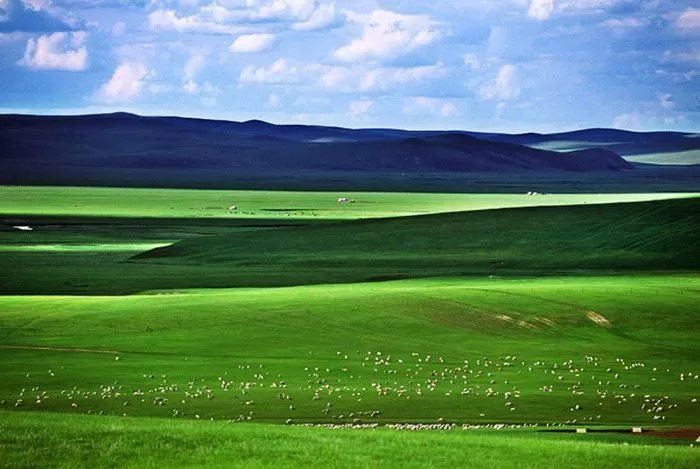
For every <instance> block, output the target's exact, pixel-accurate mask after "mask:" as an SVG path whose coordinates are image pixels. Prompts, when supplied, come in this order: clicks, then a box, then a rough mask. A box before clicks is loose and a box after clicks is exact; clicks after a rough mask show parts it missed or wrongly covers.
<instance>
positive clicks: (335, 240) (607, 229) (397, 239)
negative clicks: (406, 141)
mask: <svg viewBox="0 0 700 469" xmlns="http://www.w3.org/2000/svg"><path fill="white" fill-rule="evenodd" d="M699 204H700V199H698V198H690V199H676V200H664V201H653V202H640V203H623V204H609V205H582V206H575V207H574V206H569V207H530V208H517V209H503V210H495V211H494V210H487V211H476V212H460V213H448V214H437V215H425V216H414V217H403V218H390V219H380V220H360V221H353V222H348V223H338V224H332V225H316V226H298V227H290V228H284V229H282V230H275V231H265V232H260V233H259V234H257V235H256V236H255V237H251V236H248V235H246V234H245V233H242V234H237V233H232V234H224V235H218V236H211V237H206V238H193V239H187V240H183V241H181V242H178V243H175V244H173V245H170V246H167V247H161V248H157V249H154V250H151V251H148V252H145V253H142V254H139V255H137V256H135V257H134V260H135V261H138V262H139V263H142V264H144V265H148V264H156V265H157V264H165V265H177V266H181V267H182V266H208V267H209V268H212V269H221V270H222V271H224V270H225V271H226V272H227V273H226V274H225V275H224V276H225V277H226V278H227V279H228V280H227V281H228V282H230V283H229V285H230V286H246V285H256V286H261V285H265V286H280V285H294V284H304V283H328V282H348V281H372V280H387V279H398V278H415V277H429V276H436V275H486V276H488V275H501V274H503V275H518V274H525V275H530V274H537V275H552V274H558V273H561V272H572V271H578V272H607V271H618V270H622V271H634V270H643V271H644V270H646V271H652V270H659V271H669V270H673V269H677V270H678V269H680V270H683V269H690V270H692V269H697V267H698V265H700V258H698V250H697V248H696V246H695V240H697V238H698V236H700V218H699V217H698V215H697V214H698V213H700V211H699V210H698V205H699ZM203 286H204V285H203Z"/></svg>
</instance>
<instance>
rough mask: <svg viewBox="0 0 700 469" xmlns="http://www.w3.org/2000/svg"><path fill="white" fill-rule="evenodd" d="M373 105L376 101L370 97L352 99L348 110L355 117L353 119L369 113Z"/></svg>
mask: <svg viewBox="0 0 700 469" xmlns="http://www.w3.org/2000/svg"><path fill="white" fill-rule="evenodd" d="M373 105H374V101H371V100H368V99H363V100H358V101H351V102H350V105H349V107H348V110H349V111H350V115H351V116H352V117H353V119H357V118H358V117H361V116H363V115H365V114H367V112H368V111H369V110H370V108H371V107H372V106H373Z"/></svg>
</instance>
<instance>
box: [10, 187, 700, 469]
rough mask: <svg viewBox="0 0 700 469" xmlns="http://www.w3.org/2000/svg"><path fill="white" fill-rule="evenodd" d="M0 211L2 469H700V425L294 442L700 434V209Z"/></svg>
mask: <svg viewBox="0 0 700 469" xmlns="http://www.w3.org/2000/svg"><path fill="white" fill-rule="evenodd" d="M0 194H2V196H3V197H2V199H0V212H1V213H4V214H5V215H3V217H2V218H3V219H4V225H3V229H1V230H0V291H2V293H3V296H0V376H1V377H2V379H0V429H1V431H0V461H2V462H0V465H2V466H18V467H22V466H36V465H52V466H53V465H61V464H64V465H66V466H73V465H86V464H91V465H98V466H106V465H119V466H122V465H123V466H156V465H158V466H163V465H165V466H173V465H206V466H211V465H214V466H215V465H231V464H247V465H250V466H252V467H256V466H261V467H265V466H271V465H275V466H284V465H285V464H287V465H289V466H298V465H302V464H303V465H308V466H316V465H323V466H328V465H331V466H332V465H333V464H335V465H336V466H338V467H350V466H353V467H356V466H367V465H370V466H372V465H379V464H381V465H388V466H395V465H401V466H411V465H413V466H416V467H417V466H424V465H432V466H448V465H449V466H455V465H458V466H464V465H471V466H476V467H479V466H490V467H493V466H499V467H509V465H510V467H522V466H527V467H538V466H542V465H544V464H547V465H548V466H551V464H557V463H561V464H569V465H573V466H574V467H593V466H595V467H620V466H621V465H624V464H640V465H643V466H650V465H651V466H654V467H696V466H697V464H698V462H699V461H700V459H699V458H698V456H697V451H696V449H695V448H690V447H689V444H690V443H692V442H693V440H694V438H690V437H689V436H688V435H690V434H693V432H694V431H695V430H690V431H689V433H688V435H686V437H685V438H681V439H676V440H671V441H669V440H663V439H656V438H652V437H646V436H645V437H632V436H624V435H607V434H606V435H598V434H588V435H569V434H543V433H539V432H537V431H536V430H535V429H533V428H528V429H520V430H517V431H515V430H514V431H510V430H509V431H501V432H496V431H479V432H467V431H462V430H461V429H459V427H457V429H455V430H451V431H449V432H424V433H405V432H397V431H391V430H388V429H384V428H378V429H376V430H331V429H325V428H302V427H299V426H296V425H284V424H304V423H314V424H323V423H333V424H351V423H356V424H373V423H376V424H379V425H380V426H383V425H385V424H392V423H398V422H400V423H406V422H412V423H421V422H422V423H436V422H442V423H455V424H457V425H461V424H470V425H471V424H479V425H484V424H514V425H518V424H532V425H534V424H537V427H536V428H537V429H543V428H560V426H567V427H572V426H573V427H581V426H585V427H589V428H596V427H598V428H600V427H605V426H615V427H624V428H629V427H630V426H632V425H634V426H643V427H645V428H650V427H651V428H661V429H669V428H690V429H698V427H700V403H698V400H700V368H699V367H698V363H700V348H698V346H697V344H698V343H700V331H699V330H698V328H697V318H698V313H699V312H700V309H698V306H697V305H698V304H700V277H698V265H699V263H700V258H699V256H698V248H697V239H698V235H700V217H699V216H698V214H699V213H700V210H698V204H700V198H697V197H681V195H673V196H669V195H667V194H637V195H616V196H612V195H611V196H598V195H588V196H554V195H552V196H524V195H523V196H516V195H509V196H506V195H497V194H493V195H482V196H479V197H477V196H476V195H441V194H438V195H430V194H362V193H359V194H331V193H325V194H324V193H305V194H294V195H293V197H291V200H293V202H290V195H291V194H290V193H264V192H254V193H246V192H238V193H234V192H230V191H221V192H216V191H181V190H162V191H161V190H135V189H127V190H123V191H120V190H118V189H74V188H44V189H41V188H2V189H0ZM232 194H235V195H232ZM339 196H347V197H353V198H356V200H357V202H356V203H355V204H347V205H339V204H338V203H337V201H336V199H337V197H339ZM668 197H671V198H670V199H667V200H651V199H664V198H668ZM164 200H168V201H169V202H170V201H172V200H178V201H179V203H178V204H175V205H173V206H174V207H177V208H175V209H172V212H173V213H170V212H168V210H171V209H169V208H168V209H163V201H164ZM540 200H543V201H546V202H545V204H547V205H549V204H550V202H551V204H552V205H553V206H547V207H527V206H525V207H518V206H519V205H528V204H530V205H532V204H539V201H540ZM595 201H601V202H606V203H605V204H602V205H600V204H594V203H592V202H595ZM621 202H635V203H621ZM231 203H236V204H237V205H238V206H239V207H243V206H245V205H246V204H250V205H248V208H247V209H243V208H239V210H246V211H249V212H250V213H248V214H243V215H240V214H229V213H228V211H227V210H226V208H227V206H228V204H231ZM499 204H500V205H499ZM561 204H571V205H561ZM514 206H515V207H514ZM207 207H210V208H207ZM495 207H500V208H502V209H500V210H480V209H487V208H495ZM311 208H313V209H314V211H313V212H312V211H311V210H309V209H311ZM73 209H75V210H73ZM346 209H347V211H346ZM222 211H223V213H221V212H222ZM443 212H457V213H443ZM312 213H313V214H312ZM314 214H315V215H314ZM406 215H411V216H406ZM416 215H418V216H416ZM17 225H29V226H31V227H33V228H34V229H33V230H32V231H20V230H17V229H15V228H13V227H14V226H17ZM87 414H91V415H87ZM96 414H102V415H101V416H99V415H96ZM211 419H213V420H214V422H211V421H209V420H211ZM204 420H207V421H206V422H205V421H204ZM232 422H237V423H232ZM241 422H245V423H241ZM697 433H698V435H700V430H698V431H697ZM673 442H675V443H678V445H672V443H673ZM624 443H627V444H628V445H625V444H624ZM681 445H682V446H681ZM406 447H409V448H410V450H409V451H406V450H403V451H401V450H400V449H401V448H406ZM468 449H472V450H471V451H469V450H468ZM97 454H100V455H103V458H100V457H98V456H95V455H97ZM56 455H59V456H56ZM59 458H60V459H59ZM331 458H332V459H333V461H332V463H328V461H329V460H330V459H331Z"/></svg>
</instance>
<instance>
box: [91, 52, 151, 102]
mask: <svg viewBox="0 0 700 469" xmlns="http://www.w3.org/2000/svg"><path fill="white" fill-rule="evenodd" d="M151 75H152V73H151V72H150V71H149V70H148V69H147V68H146V67H145V66H144V65H143V64H140V63H135V62H122V63H121V64H119V66H118V67H117V68H116V70H114V74H113V75H112V78H111V79H110V80H109V81H108V82H107V83H105V84H104V85H102V86H101V87H100V89H99V90H98V91H97V93H96V95H95V98H96V99H97V100H98V101H107V102H115V101H128V100H130V99H133V98H135V97H137V96H138V95H139V94H141V91H142V90H143V89H144V86H145V85H146V84H147V79H148V78H149V76H151Z"/></svg>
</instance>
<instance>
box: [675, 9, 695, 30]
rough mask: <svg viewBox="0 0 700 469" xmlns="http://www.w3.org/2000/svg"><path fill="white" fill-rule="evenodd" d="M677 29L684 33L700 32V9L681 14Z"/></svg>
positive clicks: (688, 10)
mask: <svg viewBox="0 0 700 469" xmlns="http://www.w3.org/2000/svg"><path fill="white" fill-rule="evenodd" d="M676 27H677V28H678V29H679V30H681V31H683V32H700V8H689V9H687V10H685V11H684V12H683V13H681V15H680V16H679V17H678V19H677V20H676Z"/></svg>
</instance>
